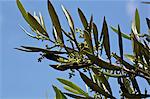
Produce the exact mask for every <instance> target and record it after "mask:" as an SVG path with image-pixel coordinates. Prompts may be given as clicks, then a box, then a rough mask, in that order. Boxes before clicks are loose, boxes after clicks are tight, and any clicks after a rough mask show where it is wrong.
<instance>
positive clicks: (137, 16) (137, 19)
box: [135, 8, 140, 34]
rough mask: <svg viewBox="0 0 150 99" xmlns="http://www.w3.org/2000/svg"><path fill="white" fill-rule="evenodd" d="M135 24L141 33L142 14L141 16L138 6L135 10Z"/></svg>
mask: <svg viewBox="0 0 150 99" xmlns="http://www.w3.org/2000/svg"><path fill="white" fill-rule="evenodd" d="M135 26H136V29H137V32H138V33H139V34H140V16H139V12H138V9H137V8H136V11H135Z"/></svg>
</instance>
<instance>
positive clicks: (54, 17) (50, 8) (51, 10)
mask: <svg viewBox="0 0 150 99" xmlns="http://www.w3.org/2000/svg"><path fill="white" fill-rule="evenodd" d="M47 1H48V3H47V4H48V11H49V15H50V17H51V20H52V23H53V26H54V27H55V29H56V33H57V36H58V39H59V40H60V41H61V42H62V43H64V40H63V34H62V31H61V25H60V22H59V19H58V16H57V13H56V11H55V9H54V7H53V5H52V4H51V2H50V1H49V0H47Z"/></svg>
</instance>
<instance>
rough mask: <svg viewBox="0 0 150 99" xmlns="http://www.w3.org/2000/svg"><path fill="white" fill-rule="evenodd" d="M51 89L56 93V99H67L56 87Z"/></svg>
mask: <svg viewBox="0 0 150 99" xmlns="http://www.w3.org/2000/svg"><path fill="white" fill-rule="evenodd" d="M53 89H54V91H55V93H56V99H67V97H66V96H65V95H64V94H63V93H62V92H61V91H60V90H59V89H58V88H57V87H56V86H54V85H53Z"/></svg>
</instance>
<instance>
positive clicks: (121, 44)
mask: <svg viewBox="0 0 150 99" xmlns="http://www.w3.org/2000/svg"><path fill="white" fill-rule="evenodd" d="M118 41H119V51H120V56H121V59H122V60H123V43H122V36H121V30H120V26H119V25H118Z"/></svg>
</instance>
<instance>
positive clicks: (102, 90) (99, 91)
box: [80, 72, 115, 99]
mask: <svg viewBox="0 0 150 99" xmlns="http://www.w3.org/2000/svg"><path fill="white" fill-rule="evenodd" d="M80 76H81V78H82V80H83V81H84V82H85V83H86V84H87V86H89V87H90V88H91V89H92V90H93V91H95V92H98V93H99V94H102V95H104V96H106V97H108V98H112V99H115V97H113V96H112V95H110V94H109V93H107V92H106V91H105V90H104V89H102V88H100V87H99V86H98V85H97V84H96V83H94V82H93V81H92V80H91V79H89V78H88V77H87V76H86V75H85V74H83V73H81V72H80Z"/></svg>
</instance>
